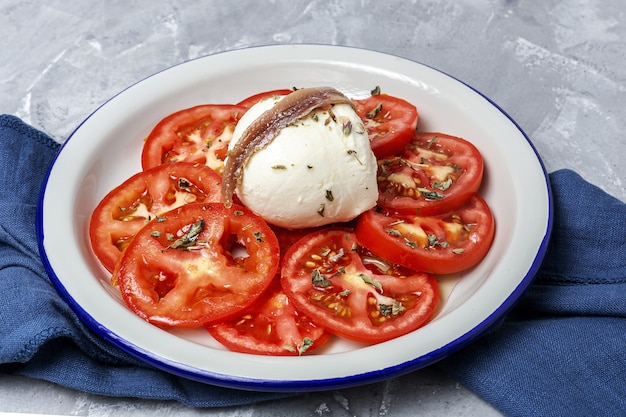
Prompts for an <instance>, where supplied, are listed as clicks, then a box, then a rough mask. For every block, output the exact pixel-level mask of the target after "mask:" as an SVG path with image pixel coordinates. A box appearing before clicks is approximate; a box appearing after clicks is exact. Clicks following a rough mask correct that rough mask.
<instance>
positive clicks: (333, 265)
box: [281, 229, 439, 343]
mask: <svg viewBox="0 0 626 417" xmlns="http://www.w3.org/2000/svg"><path fill="white" fill-rule="evenodd" d="M281 282H282V286H283V289H284V290H285V293H286V294H287V296H288V297H289V299H290V300H291V301H292V302H293V303H294V304H295V305H296V307H297V308H298V309H299V310H300V311H302V312H303V313H304V314H306V315H307V316H309V317H310V318H311V320H313V321H314V322H316V323H317V324H319V325H320V326H323V327H325V328H327V329H328V330H329V331H330V332H332V333H334V334H336V335H339V336H342V337H345V338H347V339H351V340H355V341H358V342H364V343H379V342H383V341H385V340H389V339H393V338H395V337H398V336H401V335H404V334H406V333H409V332H411V331H413V330H415V329H417V328H419V327H420V326H421V325H423V324H424V323H425V322H426V321H427V320H428V319H429V318H430V317H431V315H432V313H433V311H434V310H435V308H436V307H437V305H438V302H439V290H438V286H437V281H436V280H435V277H434V276H433V275H431V274H426V273H421V272H412V273H411V275H408V276H406V275H393V274H389V273H378V272H375V271H374V270H372V269H368V268H367V267H365V265H364V263H363V261H362V259H361V257H360V255H359V251H358V242H357V240H356V237H355V236H354V234H353V233H352V232H351V231H350V230H342V229H329V230H322V231H320V232H315V233H313V234H312V235H309V236H306V237H305V238H303V239H301V240H299V241H298V242H297V243H295V244H294V245H293V246H292V248H291V249H290V250H289V251H288V252H287V254H286V255H285V257H284V259H283V266H282V269H281Z"/></svg>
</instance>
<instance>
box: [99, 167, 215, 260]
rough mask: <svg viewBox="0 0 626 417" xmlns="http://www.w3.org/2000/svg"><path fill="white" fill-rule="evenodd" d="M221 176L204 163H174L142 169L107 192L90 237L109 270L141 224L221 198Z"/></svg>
mask: <svg viewBox="0 0 626 417" xmlns="http://www.w3.org/2000/svg"><path fill="white" fill-rule="evenodd" d="M221 190H222V178H221V176H220V175H219V174H218V173H217V172H215V171H213V170H212V169H210V168H209V167H207V166H204V165H196V164H191V163H187V162H173V163H169V164H163V165H159V166H157V167H155V168H152V169H149V170H147V171H141V172H138V173H136V174H135V175H133V176H132V177H130V178H128V179H127V180H125V181H124V182H123V183H121V184H120V185H118V186H117V187H115V188H114V189H113V190H111V191H109V193H107V195H106V196H105V197H104V198H103V199H102V200H101V201H100V203H99V204H98V205H97V206H96V208H95V209H94V211H93V213H92V215H91V219H90V222H89V238H90V242H91V247H92V249H93V251H94V254H95V255H96V257H97V258H98V260H99V261H100V262H101V264H102V265H103V266H104V267H105V268H106V269H107V270H108V271H109V272H112V271H113V269H114V268H115V263H116V262H117V260H118V259H119V257H120V254H121V252H122V251H123V249H124V248H125V247H126V245H127V244H128V242H130V240H131V239H132V237H133V236H134V235H135V233H137V231H138V230H139V229H141V228H142V227H143V226H144V224H145V223H146V222H147V221H148V220H150V218H154V217H156V216H158V215H159V214H161V213H164V212H166V211H169V210H172V209H174V208H176V207H179V206H180V205H181V204H184V203H187V202H208V201H220V199H221Z"/></svg>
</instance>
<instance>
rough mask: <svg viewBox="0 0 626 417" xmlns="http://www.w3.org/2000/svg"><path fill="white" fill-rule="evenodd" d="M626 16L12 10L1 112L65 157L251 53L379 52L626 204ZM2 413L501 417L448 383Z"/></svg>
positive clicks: (34, 389) (467, 2)
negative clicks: (138, 99) (164, 76)
mask: <svg viewBox="0 0 626 417" xmlns="http://www.w3.org/2000/svg"><path fill="white" fill-rule="evenodd" d="M625 23H626V17H625V12H624V2H623V1H622V0H574V1H558V0H544V1H541V2H539V1H530V0H527V1H523V0H463V1H442V0H420V1H397V0H393V1H369V0H361V1H340V0H324V1H320V0H313V1H310V0H309V1H304V0H287V1H279V0H274V1H204V2H202V1H191V0H188V1H176V0H147V1H127V0H125V1H107V2H87V1H80V0H51V1H47V2H37V1H24V0H20V1H18V0H0V51H1V52H0V56H1V59H0V112H2V113H9V114H14V115H16V116H19V117H21V118H22V119H23V120H25V121H26V122H28V123H30V124H32V125H34V126H35V127H37V128H39V129H41V130H44V131H45V132H47V133H48V134H50V135H51V136H53V137H54V138H56V139H57V140H58V141H60V142H62V141H63V140H64V139H65V138H66V137H67V136H68V135H69V134H70V133H71V132H72V130H73V129H74V128H75V127H76V126H77V125H78V124H79V123H80V122H81V121H82V120H83V119H84V118H86V117H87V116H88V115H89V114H90V113H91V112H92V111H94V110H95V109H96V108H97V107H98V106H99V105H100V104H102V103H103V102H104V101H105V100H107V99H108V98H110V97H111V96H112V95H114V94H116V93H117V92H119V91H120V90H122V89H124V88H125V87H128V86H129V85H131V84H133V83H135V82H137V81H139V80H141V79H142V78H144V77H146V76H149V75H151V74H153V73H154V72H157V71H160V70H162V69H165V68H167V67H169V66H171V65H174V64H178V63H180V62H183V61H185V60H188V59H192V58H196V57H199V56H203V55H207V54H212V53H215V52H221V51H226V50H230V49H235V48H245V47H248V46H257V45H268V44H286V43H318V44H336V45H347V46H355V47H362V48H369V49H373V50H377V51H381V52H386V53H391V54H395V55H399V56H402V57H405V58H409V59H412V60H415V61H419V62H421V63H424V64H427V65H430V66H433V67H435V68H437V69H440V70H442V71H444V72H446V73H448V74H450V75H452V76H454V77H456V78H459V79H461V80H463V81H465V82H466V83H468V84H470V85H471V86H473V87H474V88H476V89H477V90H479V91H481V92H482V93H484V94H485V95H487V96H488V97H490V98H491V99H492V100H493V101H495V102H496V103H497V104H498V105H499V106H500V107H502V108H503V109H504V110H505V111H506V112H507V113H508V114H510V115H511V117H512V118H513V119H515V120H516V121H517V123H518V124H519V125H520V126H521V128H522V129H523V130H524V131H525V132H526V134H527V135H528V136H529V137H530V139H531V141H532V142H533V144H534V145H535V147H536V148H537V150H538V152H539V154H540V155H541V157H542V159H543V161H544V163H545V165H546V168H547V170H548V171H553V170H556V169H559V168H563V167H568V168H572V169H574V170H576V171H578V172H579V173H580V174H581V175H583V177H585V178H586V179H588V180H589V181H591V182H593V183H595V184H597V185H598V186H600V187H602V188H604V189H605V190H606V191H608V192H609V193H611V194H613V195H615V196H616V197H618V198H620V199H621V200H623V201H626V190H625V185H624V183H625V181H626V168H625V164H624V156H625V155H626V136H625V134H624V132H626V105H625V104H626V103H625V100H624V98H625V90H626V82H625V80H626V66H625V65H624V63H625V62H626V24H625ZM0 411H26V412H40V413H52V414H72V415H91V416H109V415H118V414H124V415H128V416H144V415H157V414H159V415H174V414H176V415H185V416H186V415H189V416H191V415H215V416H273V415H290V414H293V413H295V412H297V414H298V415H310V416H352V415H359V416H362V415H379V416H404V415H407V416H408V415H416V414H418V413H419V414H420V415H426V416H439V415H446V416H461V415H463V416H468V415H476V416H490V415H491V416H493V415H498V412H497V411H495V410H493V409H491V408H490V406H489V405H488V404H485V403H484V402H482V400H480V399H479V398H477V397H476V396H474V395H473V394H472V393H471V392H469V391H467V390H466V389H464V388H463V387H462V386H460V385H459V384H458V383H456V381H454V380H452V379H450V378H448V377H446V376H445V375H442V374H441V373H440V372H438V371H437V370H435V369H430V368H428V369H424V370H422V371H419V372H415V373H413V374H410V375H407V376H405V377H402V378H398V379H394V380H390V381H387V382H384V383H379V384H373V385H369V386H365V387H359V388H353V389H347V390H341V391H333V392H327V393H319V394H310V395H307V396H305V397H300V398H296V399H293V400H288V401H284V402H279V403H273V404H260V405H255V406H249V407H242V408H237V409H226V410H224V409H221V410H191V409H187V408H185V407H182V406H180V405H178V404H169V403H165V404H163V403H154V402H149V401H146V402H144V401H131V400H124V399H122V400H119V399H108V398H102V397H94V396H91V395H88V394H85V393H79V392H73V391H70V390H66V389H63V388H59V387H56V386H53V385H50V384H47V383H43V382H38V381H30V380H26V379H22V378H15V377H11V376H8V375H5V374H1V373H0Z"/></svg>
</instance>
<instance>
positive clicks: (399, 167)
mask: <svg viewBox="0 0 626 417" xmlns="http://www.w3.org/2000/svg"><path fill="white" fill-rule="evenodd" d="M482 178H483V158H482V156H481V154H480V152H479V151H478V149H476V147H475V146H474V145H472V144H471V143H470V142H468V141H466V140H465V139H462V138H458V137H454V136H450V135H445V134H443V133H431V132H416V133H415V135H414V136H413V139H412V140H411V141H410V142H409V143H408V144H407V146H406V148H405V150H404V152H403V153H402V154H400V155H398V156H393V157H389V158H384V159H379V161H378V190H379V197H378V204H379V205H380V206H383V207H385V208H387V209H389V210H393V211H396V212H398V213H408V214H419V215H422V216H430V215H433V214H439V213H445V212H447V211H450V210H452V209H454V208H455V207H458V206H460V205H462V204H463V203H464V202H465V201H467V199H469V198H470V197H471V196H472V195H473V194H474V193H476V191H478V188H479V187H480V184H481V182H482Z"/></svg>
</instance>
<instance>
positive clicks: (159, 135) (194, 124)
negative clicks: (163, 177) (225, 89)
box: [141, 104, 247, 174]
mask: <svg viewBox="0 0 626 417" xmlns="http://www.w3.org/2000/svg"><path fill="white" fill-rule="evenodd" d="M246 110H247V108H246V107H243V106H236V105H232V104H202V105H198V106H195V107H190V108H187V109H183V110H180V111H177V112H175V113H172V114H170V115H169V116H166V117H165V118H163V119H162V120H161V121H160V122H159V123H157V124H156V126H155V127H154V128H153V129H152V131H151V132H150V134H149V135H148V137H147V138H146V141H145V143H144V145H143V149H142V153H141V166H142V167H143V169H144V170H145V169H150V168H153V167H155V166H157V165H161V164H163V163H167V162H176V161H186V162H193V163H198V164H202V165H207V166H208V167H209V168H211V169H214V170H215V171H217V172H218V173H220V174H221V172H222V169H223V168H224V159H225V158H226V153H227V152H228V143H229V142H230V140H231V138H232V135H233V130H234V129H235V125H236V124H237V122H238V121H239V119H240V118H241V115H243V114H244V113H245V112H246Z"/></svg>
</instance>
